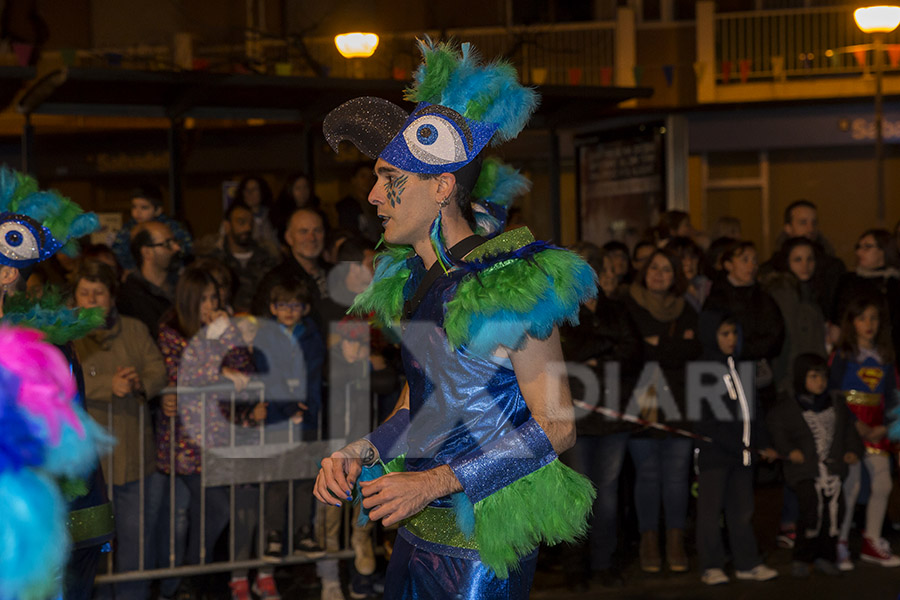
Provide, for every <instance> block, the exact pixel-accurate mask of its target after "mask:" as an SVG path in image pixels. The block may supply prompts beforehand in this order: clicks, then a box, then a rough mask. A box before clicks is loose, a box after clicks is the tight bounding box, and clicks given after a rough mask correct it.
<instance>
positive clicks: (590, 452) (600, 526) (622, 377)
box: [559, 242, 642, 587]
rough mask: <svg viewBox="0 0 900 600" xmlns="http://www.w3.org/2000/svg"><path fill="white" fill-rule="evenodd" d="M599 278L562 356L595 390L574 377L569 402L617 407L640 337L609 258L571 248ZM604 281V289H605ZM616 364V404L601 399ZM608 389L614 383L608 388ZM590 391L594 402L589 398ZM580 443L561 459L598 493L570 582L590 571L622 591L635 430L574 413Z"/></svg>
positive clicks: (565, 331)
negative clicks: (627, 476) (626, 492)
mask: <svg viewBox="0 0 900 600" xmlns="http://www.w3.org/2000/svg"><path fill="white" fill-rule="evenodd" d="M573 249H574V250H575V251H576V252H578V253H579V254H581V256H582V257H583V258H584V259H585V260H586V261H587V263H588V264H589V265H590V266H591V267H592V268H593V269H594V271H596V272H597V274H598V276H599V280H600V293H599V294H598V296H597V298H596V300H589V301H587V302H586V303H585V304H583V305H582V306H581V309H580V312H579V315H578V324H577V325H566V326H563V327H560V332H559V333H560V340H561V342H562V349H563V355H564V356H565V359H566V361H567V362H569V363H578V364H580V365H583V366H584V367H586V368H587V369H589V370H590V373H591V374H592V377H594V378H596V379H595V380H594V381H596V382H597V383H598V384H599V385H587V384H588V383H590V382H586V381H585V380H584V377H576V376H572V377H570V378H569V386H570V388H571V390H572V397H573V398H574V399H575V400H581V401H584V402H586V403H587V404H589V405H591V406H608V405H610V404H612V405H614V406H619V405H621V402H620V400H621V399H622V398H628V397H629V396H630V395H631V390H632V388H633V387H634V382H635V380H636V378H637V374H638V371H639V370H640V368H641V343H642V342H641V335H640V332H639V331H638V330H637V327H636V326H635V324H634V323H633V322H632V320H631V317H630V316H629V315H628V312H627V311H626V310H625V307H624V306H623V305H622V304H621V303H620V302H618V301H616V300H614V299H612V297H611V296H610V294H611V293H614V292H615V290H616V287H617V283H618V281H617V279H616V277H615V274H614V272H613V261H612V259H611V258H610V256H609V255H608V253H607V252H605V251H603V250H599V249H598V248H597V247H596V246H595V245H593V244H591V243H589V242H580V243H579V244H577V245H576V246H575V248H573ZM604 281H605V282H606V285H604ZM611 362H615V363H618V367H619V371H618V380H617V381H618V384H619V386H618V396H619V397H618V398H616V399H614V400H613V401H612V402H608V401H607V399H606V398H603V397H600V394H603V393H604V391H603V390H606V389H607V386H605V385H604V382H605V381H606V366H607V364H608V363H611ZM609 383H612V382H609ZM588 390H593V391H594V392H595V393H596V394H597V396H596V397H587V395H586V394H587V392H588ZM575 416H576V421H575V426H576V431H577V434H578V437H577V439H576V441H575V446H574V447H573V448H572V449H571V450H568V451H567V452H565V453H564V454H563V455H562V459H563V460H564V461H565V462H566V463H567V464H568V465H569V466H570V467H572V468H573V469H575V470H576V471H578V472H580V473H582V474H584V475H586V476H587V477H589V478H590V479H591V481H592V482H593V483H594V486H595V487H596V488H597V497H596V498H595V499H594V505H593V510H592V514H591V521H590V532H589V533H588V544H587V548H583V547H582V548H578V549H577V550H576V551H577V557H578V558H575V557H572V560H569V561H567V568H568V569H569V570H570V571H571V572H572V575H571V576H572V577H576V578H578V577H584V575H585V572H587V570H588V569H589V570H590V572H592V573H595V574H596V575H597V576H598V577H599V578H600V583H601V584H602V585H604V586H608V587H612V586H620V585H622V584H623V583H624V582H623V580H622V575H621V573H620V571H619V569H618V568H616V566H615V565H614V564H613V553H614V552H615V550H616V538H617V535H616V532H617V529H618V500H619V491H618V490H619V474H620V473H621V471H622V465H623V464H624V462H625V451H626V449H627V447H628V437H629V432H630V431H632V430H633V429H634V427H633V426H632V425H630V424H628V423H627V422H625V421H621V420H616V419H608V418H606V417H603V416H601V415H600V414H597V413H595V412H591V411H588V410H585V409H580V408H576V409H575Z"/></svg>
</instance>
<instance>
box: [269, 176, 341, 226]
mask: <svg viewBox="0 0 900 600" xmlns="http://www.w3.org/2000/svg"><path fill="white" fill-rule="evenodd" d="M314 189H315V188H314V186H313V182H312V179H311V178H310V177H309V175H307V174H306V173H303V172H295V173H291V174H290V175H288V176H287V179H285V182H284V186H283V187H282V188H281V192H279V194H278V198H277V199H276V200H275V206H274V207H273V208H272V223H274V224H275V230H276V233H277V234H278V239H279V240H283V239H284V231H285V229H286V228H287V222H288V219H290V218H291V215H292V214H294V211H295V210H297V209H298V208H311V209H313V210H315V211H316V212H318V213H319V215H321V217H322V221H323V222H324V223H325V227H326V229H327V227H328V219H326V218H325V213H324V212H322V208H321V206H320V205H321V201H320V200H319V197H318V196H316V195H315V191H314Z"/></svg>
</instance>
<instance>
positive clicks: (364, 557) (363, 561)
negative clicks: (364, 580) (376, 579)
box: [350, 530, 375, 575]
mask: <svg viewBox="0 0 900 600" xmlns="http://www.w3.org/2000/svg"><path fill="white" fill-rule="evenodd" d="M350 545H351V546H353V553H354V555H355V556H354V558H353V566H354V567H355V568H356V572H357V573H359V574H360V575H371V574H372V573H374V572H375V548H374V547H373V546H372V534H371V533H369V532H368V531H359V530H357V531H354V532H353V535H352V536H351V538H350Z"/></svg>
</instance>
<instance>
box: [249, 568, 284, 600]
mask: <svg viewBox="0 0 900 600" xmlns="http://www.w3.org/2000/svg"><path fill="white" fill-rule="evenodd" d="M253 593H254V594H256V595H257V596H259V600H281V594H279V593H278V588H277V587H275V578H274V577H272V576H271V575H263V574H261V573H260V574H257V576H256V581H254V582H253Z"/></svg>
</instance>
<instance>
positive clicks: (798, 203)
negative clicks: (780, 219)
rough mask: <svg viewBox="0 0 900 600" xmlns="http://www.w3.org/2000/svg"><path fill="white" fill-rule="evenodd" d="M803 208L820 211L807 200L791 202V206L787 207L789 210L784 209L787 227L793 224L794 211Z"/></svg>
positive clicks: (801, 199)
mask: <svg viewBox="0 0 900 600" xmlns="http://www.w3.org/2000/svg"><path fill="white" fill-rule="evenodd" d="M801 206H802V207H804V208H811V209H812V210H814V211H817V212H818V210H819V209H818V208H817V207H816V205H815V204H813V203H812V202H810V201H809V200H807V199H806V198H800V199H799V200H794V201H793V202H791V203H790V204H788V205H787V208H785V209H784V224H785V225H790V224H791V220H792V219H793V214H792V213H793V212H794V209H795V208H800V207H801Z"/></svg>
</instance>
